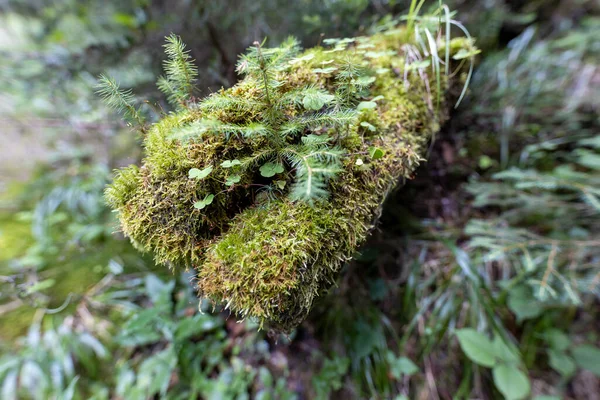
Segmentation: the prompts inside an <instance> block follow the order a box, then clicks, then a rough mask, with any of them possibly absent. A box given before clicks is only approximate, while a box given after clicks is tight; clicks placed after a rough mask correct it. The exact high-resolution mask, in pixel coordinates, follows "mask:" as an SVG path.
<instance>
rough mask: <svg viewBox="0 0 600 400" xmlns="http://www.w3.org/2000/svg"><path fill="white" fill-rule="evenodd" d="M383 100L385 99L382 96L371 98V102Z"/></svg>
mask: <svg viewBox="0 0 600 400" xmlns="http://www.w3.org/2000/svg"><path fill="white" fill-rule="evenodd" d="M383 99H385V97H383V96H382V95H379V96H375V97H373V98H372V99H371V101H379V100H383Z"/></svg>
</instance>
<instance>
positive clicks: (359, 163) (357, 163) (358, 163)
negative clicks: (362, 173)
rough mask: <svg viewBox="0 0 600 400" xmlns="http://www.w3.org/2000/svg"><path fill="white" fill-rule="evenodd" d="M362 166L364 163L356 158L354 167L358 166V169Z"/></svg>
mask: <svg viewBox="0 0 600 400" xmlns="http://www.w3.org/2000/svg"><path fill="white" fill-rule="evenodd" d="M363 164H364V161H363V160H362V158H357V159H356V165H358V166H359V167H360V166H361V165H363Z"/></svg>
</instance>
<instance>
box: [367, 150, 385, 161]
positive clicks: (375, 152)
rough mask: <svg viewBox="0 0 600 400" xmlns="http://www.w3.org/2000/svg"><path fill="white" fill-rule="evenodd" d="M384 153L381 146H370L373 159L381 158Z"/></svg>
mask: <svg viewBox="0 0 600 400" xmlns="http://www.w3.org/2000/svg"><path fill="white" fill-rule="evenodd" d="M383 154H384V153H383V150H381V149H380V148H379V147H369V155H370V156H371V158H372V159H373V160H378V159H380V158H381V157H383Z"/></svg>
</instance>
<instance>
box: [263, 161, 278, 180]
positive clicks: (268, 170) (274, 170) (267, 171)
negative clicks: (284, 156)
mask: <svg viewBox="0 0 600 400" xmlns="http://www.w3.org/2000/svg"><path fill="white" fill-rule="evenodd" d="M282 172H283V165H282V164H281V163H273V162H268V163H266V164H264V165H263V166H262V167H260V174H261V175H262V176H264V177H265V178H270V177H272V176H274V175H275V174H280V173H282Z"/></svg>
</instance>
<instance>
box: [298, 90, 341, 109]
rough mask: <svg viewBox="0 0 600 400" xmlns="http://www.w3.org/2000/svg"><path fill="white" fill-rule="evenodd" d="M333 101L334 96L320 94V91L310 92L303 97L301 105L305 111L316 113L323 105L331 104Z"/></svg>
mask: <svg viewBox="0 0 600 400" xmlns="http://www.w3.org/2000/svg"><path fill="white" fill-rule="evenodd" d="M333 99H335V96H333V95H331V94H328V93H325V92H322V91H316V90H315V91H310V92H309V93H307V94H306V95H305V96H304V99H303V100H302V105H304V108H306V109H307V110H313V111H317V110H320V109H321V108H322V107H323V106H324V105H325V104H328V103H331V102H332V101H333Z"/></svg>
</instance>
